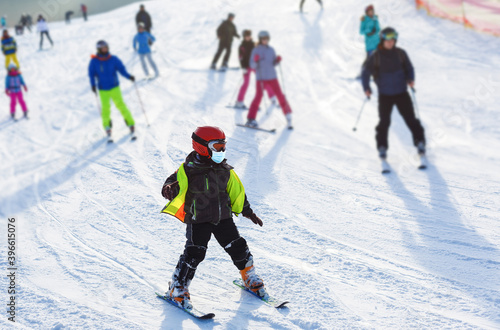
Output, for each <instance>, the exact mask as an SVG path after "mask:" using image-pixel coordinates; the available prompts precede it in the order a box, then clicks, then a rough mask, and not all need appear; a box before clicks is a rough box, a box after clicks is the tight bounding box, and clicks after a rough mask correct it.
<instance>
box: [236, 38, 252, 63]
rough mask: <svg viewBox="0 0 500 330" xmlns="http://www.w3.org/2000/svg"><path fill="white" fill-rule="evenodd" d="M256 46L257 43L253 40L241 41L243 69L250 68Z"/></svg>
mask: <svg viewBox="0 0 500 330" xmlns="http://www.w3.org/2000/svg"><path fill="white" fill-rule="evenodd" d="M254 47H255V44H254V42H253V41H245V40H243V42H242V43H241V45H240V48H239V50H238V51H239V53H238V55H239V58H240V65H241V67H242V68H243V69H248V68H249V67H250V55H251V54H252V50H253V49H254Z"/></svg>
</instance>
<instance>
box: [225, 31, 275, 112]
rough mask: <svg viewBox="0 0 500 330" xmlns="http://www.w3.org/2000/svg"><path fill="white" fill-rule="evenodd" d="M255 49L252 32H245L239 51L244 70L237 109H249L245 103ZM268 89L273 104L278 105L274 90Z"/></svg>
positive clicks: (266, 87) (267, 87)
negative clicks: (251, 60)
mask: <svg viewBox="0 0 500 330" xmlns="http://www.w3.org/2000/svg"><path fill="white" fill-rule="evenodd" d="M254 47H255V43H254V41H253V40H252V31H250V30H244V31H243V41H242V42H241V45H240V48H239V49H238V51H239V57H240V65H241V68H242V69H243V84H242V85H241V88H240V92H239V93H238V99H237V101H236V104H235V106H234V107H235V108H236V109H246V108H247V107H246V106H245V104H244V103H243V101H244V100H245V94H246V92H247V89H248V85H249V84H250V76H251V74H252V72H254V70H253V69H252V68H251V67H250V55H251V54H252V50H253V49H254ZM264 88H265V89H266V92H267V95H268V96H269V99H270V100H271V102H273V104H276V102H277V101H276V96H275V95H274V93H273V90H272V89H271V88H270V87H269V86H264Z"/></svg>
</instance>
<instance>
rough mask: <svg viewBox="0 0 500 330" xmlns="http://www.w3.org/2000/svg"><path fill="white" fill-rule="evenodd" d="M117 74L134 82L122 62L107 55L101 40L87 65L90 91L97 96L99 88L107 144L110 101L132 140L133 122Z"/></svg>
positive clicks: (107, 49) (106, 45) (106, 48)
mask: <svg viewBox="0 0 500 330" xmlns="http://www.w3.org/2000/svg"><path fill="white" fill-rule="evenodd" d="M117 72H119V73H120V74H121V75H122V76H124V77H125V78H127V79H130V80H131V81H132V82H134V81H135V78H134V76H132V75H130V74H129V73H128V72H127V70H126V69H125V66H124V65H123V63H122V61H120V59H119V58H118V57H116V56H114V55H111V54H110V53H109V46H108V44H107V43H106V41H103V40H101V41H99V42H97V54H96V55H93V56H92V59H91V60H90V64H89V77H90V85H91V87H92V91H93V92H94V93H96V94H97V88H99V96H100V98H101V106H102V109H101V115H102V125H103V126H104V129H105V130H106V134H107V135H108V138H109V142H112V141H113V140H112V139H111V100H113V102H114V103H115V105H116V107H117V108H118V110H119V111H120V113H121V114H122V116H123V118H124V119H125V123H126V124H127V126H128V127H129V128H130V134H131V135H132V138H134V131H135V129H134V125H135V121H134V118H133V117H132V114H131V113H130V110H129V109H128V108H127V105H126V104H125V102H124V101H123V96H122V92H121V90H120V82H119V80H118V75H117ZM96 79H97V86H96Z"/></svg>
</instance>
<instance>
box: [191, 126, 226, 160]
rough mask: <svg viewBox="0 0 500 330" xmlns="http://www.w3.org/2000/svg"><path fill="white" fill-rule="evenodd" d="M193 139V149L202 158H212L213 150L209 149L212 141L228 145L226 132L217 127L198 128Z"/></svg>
mask: <svg viewBox="0 0 500 330" xmlns="http://www.w3.org/2000/svg"><path fill="white" fill-rule="evenodd" d="M191 138H192V139H193V149H194V150H195V151H196V152H197V153H198V154H200V155H201V156H206V157H207V156H211V155H212V150H210V148H209V147H208V145H209V142H210V141H220V143H223V144H226V135H225V134H224V131H223V130H221V129H220V128H218V127H215V126H202V127H198V128H197V129H196V130H195V131H194V132H193V135H192V136H191Z"/></svg>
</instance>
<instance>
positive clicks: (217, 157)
mask: <svg viewBox="0 0 500 330" xmlns="http://www.w3.org/2000/svg"><path fill="white" fill-rule="evenodd" d="M224 158H226V152H225V151H218V152H215V151H212V160H213V161H214V163H217V164H220V163H222V161H223V160H224Z"/></svg>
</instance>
